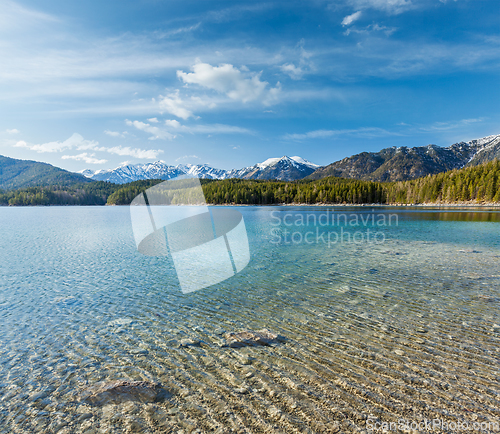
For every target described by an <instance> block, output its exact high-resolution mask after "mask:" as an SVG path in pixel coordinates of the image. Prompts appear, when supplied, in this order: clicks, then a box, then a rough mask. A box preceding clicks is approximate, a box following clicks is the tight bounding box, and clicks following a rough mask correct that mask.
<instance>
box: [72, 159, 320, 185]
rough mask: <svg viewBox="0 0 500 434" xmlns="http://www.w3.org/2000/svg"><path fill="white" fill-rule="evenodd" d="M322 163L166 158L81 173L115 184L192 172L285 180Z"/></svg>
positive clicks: (217, 176)
mask: <svg viewBox="0 0 500 434" xmlns="http://www.w3.org/2000/svg"><path fill="white" fill-rule="evenodd" d="M318 167H319V166H318V165H317V164H314V163H311V162H309V161H307V160H304V159H303V158H301V157H287V156H283V157H281V158H269V159H267V160H266V161H264V162H262V163H258V164H256V165H254V166H250V167H245V168H243V169H232V170H223V169H216V168H214V167H210V166H208V165H206V164H179V165H177V166H170V165H168V164H167V163H165V162H164V161H155V162H154V163H145V164H142V163H141V164H129V165H125V166H120V167H117V168H115V169H110V170H102V169H101V170H96V171H93V170H90V169H85V170H82V171H80V172H79V173H81V174H83V175H84V176H86V177H87V178H91V179H94V180H96V181H109V182H113V183H115V184H125V183H127V182H132V181H138V180H141V179H165V180H167V179H172V178H175V177H177V176H190V177H193V178H204V179H228V178H244V179H281V180H286V181H291V180H296V179H301V178H303V177H305V176H307V175H309V174H311V173H312V172H314V170H316V168H318Z"/></svg>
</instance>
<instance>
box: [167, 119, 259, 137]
mask: <svg viewBox="0 0 500 434" xmlns="http://www.w3.org/2000/svg"><path fill="white" fill-rule="evenodd" d="M165 125H166V126H167V128H169V129H170V131H181V132H186V133H190V134H254V133H253V132H252V131H251V130H249V129H247V128H242V127H237V126H234V125H224V124H211V125H203V124H198V125H182V124H181V123H180V122H178V121H176V120H175V119H167V120H166V121H165Z"/></svg>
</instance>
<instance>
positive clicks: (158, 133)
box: [125, 119, 175, 140]
mask: <svg viewBox="0 0 500 434" xmlns="http://www.w3.org/2000/svg"><path fill="white" fill-rule="evenodd" d="M125 123H126V124H127V125H128V126H131V127H135V128H137V129H138V130H141V131H144V132H146V133H148V134H151V136H150V137H149V140H157V139H167V140H172V139H175V135H173V134H170V133H169V132H168V131H165V130H164V129H161V128H158V127H154V126H152V125H150V124H147V123H145V122H141V121H129V120H128V119H127V120H126V121H125Z"/></svg>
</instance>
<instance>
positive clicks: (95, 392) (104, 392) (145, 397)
mask: <svg viewBox="0 0 500 434" xmlns="http://www.w3.org/2000/svg"><path fill="white" fill-rule="evenodd" d="M167 395H168V392H167V391H166V390H165V389H164V388H163V386H162V385H161V384H160V383H153V382H150V381H125V380H122V381H113V382H110V383H101V384H98V385H96V386H94V387H92V388H90V389H88V390H86V391H85V392H84V393H83V394H82V396H81V401H83V402H85V403H87V404H91V405H105V404H118V403H122V402H126V401H138V402H156V401H161V400H162V399H164V398H166V397H167Z"/></svg>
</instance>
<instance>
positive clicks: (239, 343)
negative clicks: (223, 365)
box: [223, 329, 285, 348]
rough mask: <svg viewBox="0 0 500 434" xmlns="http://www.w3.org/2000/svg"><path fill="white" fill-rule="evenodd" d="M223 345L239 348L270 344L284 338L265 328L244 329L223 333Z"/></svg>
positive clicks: (281, 340)
mask: <svg viewBox="0 0 500 434" xmlns="http://www.w3.org/2000/svg"><path fill="white" fill-rule="evenodd" d="M224 339H225V340H226V344H225V345H223V346H224V347H230V348H241V347H249V346H257V345H271V344H276V343H278V342H283V341H284V340H285V338H284V337H283V336H280V335H277V334H276V333H273V332H271V331H269V330H267V329H262V330H258V331H255V332H254V331H251V330H244V331H241V332H231V333H224Z"/></svg>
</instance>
